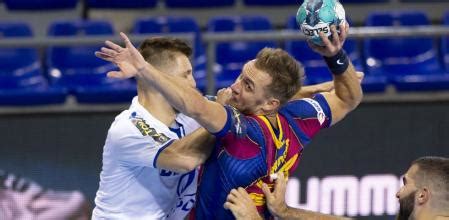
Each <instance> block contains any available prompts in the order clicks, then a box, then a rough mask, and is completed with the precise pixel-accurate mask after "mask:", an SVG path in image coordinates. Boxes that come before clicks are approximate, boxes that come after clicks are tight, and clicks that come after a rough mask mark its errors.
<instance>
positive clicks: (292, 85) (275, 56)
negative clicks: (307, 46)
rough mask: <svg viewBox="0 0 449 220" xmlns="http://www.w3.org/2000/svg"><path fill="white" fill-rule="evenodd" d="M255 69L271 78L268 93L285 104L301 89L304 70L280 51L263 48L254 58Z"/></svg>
mask: <svg viewBox="0 0 449 220" xmlns="http://www.w3.org/2000/svg"><path fill="white" fill-rule="evenodd" d="M255 67H256V68H257V69H259V70H262V71H264V72H266V73H268V74H269V75H270V76H271V79H272V81H271V84H270V85H269V86H268V92H269V93H270V94H271V95H273V97H275V98H277V99H279V101H280V102H281V105H282V104H284V103H286V102H287V101H288V100H289V99H290V98H292V97H293V95H295V94H296V92H297V91H298V90H299V89H300V88H301V80H300V79H301V77H302V76H303V75H304V68H303V67H302V65H301V63H299V62H298V61H297V60H295V58H293V57H292V56H290V55H289V54H288V53H287V52H286V51H284V50H282V49H274V48H264V49H262V50H261V51H259V53H258V54H257V56H256V62H255Z"/></svg>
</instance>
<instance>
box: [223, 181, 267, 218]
mask: <svg viewBox="0 0 449 220" xmlns="http://www.w3.org/2000/svg"><path fill="white" fill-rule="evenodd" d="M224 208H225V209H228V210H231V212H232V214H233V215H234V217H235V218H236V219H237V220H259V219H262V217H260V215H259V213H258V212H257V209H256V206H255V205H254V203H253V200H252V199H251V197H250V196H249V195H248V193H247V192H246V190H245V189H243V188H242V187H239V188H238V189H233V190H231V192H230V193H229V195H228V197H227V199H226V202H225V204H224Z"/></svg>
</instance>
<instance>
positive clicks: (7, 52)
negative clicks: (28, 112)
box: [0, 22, 66, 105]
mask: <svg viewBox="0 0 449 220" xmlns="http://www.w3.org/2000/svg"><path fill="white" fill-rule="evenodd" d="M0 35H1V37H0V38H22V37H31V36H32V35H33V34H32V31H31V28H30V27H29V26H28V25H27V24H25V23H21V22H2V23H0ZM39 59H40V58H39V55H38V51H37V49H34V48H1V49H0V105H38V104H54V103H62V102H64V100H65V96H66V90H64V89H63V88H56V87H50V86H48V83H47V81H46V80H45V78H44V76H43V74H42V65H41V63H40V60H39Z"/></svg>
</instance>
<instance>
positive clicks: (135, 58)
mask: <svg viewBox="0 0 449 220" xmlns="http://www.w3.org/2000/svg"><path fill="white" fill-rule="evenodd" d="M120 36H121V37H122V39H123V42H124V43H125V48H123V47H121V46H119V45H117V44H115V43H113V42H111V41H106V42H105V45H106V47H102V48H101V51H96V52H95V56H97V57H98V58H100V59H103V60H106V61H109V62H112V63H114V64H116V65H117V66H118V67H119V68H120V71H110V72H108V77H112V78H120V79H126V78H131V77H134V76H136V75H137V73H138V70H139V69H141V68H143V67H144V66H145V65H146V64H147V62H146V61H145V59H144V58H143V57H142V55H141V54H140V53H139V51H138V50H137V49H136V48H135V47H134V45H133V44H132V43H131V41H130V40H129V38H128V37H127V36H126V35H125V34H124V33H123V32H120Z"/></svg>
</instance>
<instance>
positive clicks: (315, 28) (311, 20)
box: [296, 0, 346, 45]
mask: <svg viewBox="0 0 449 220" xmlns="http://www.w3.org/2000/svg"><path fill="white" fill-rule="evenodd" d="M296 22H297V24H298V26H299V27H300V28H301V31H302V33H304V35H306V37H307V38H308V39H310V40H311V41H312V42H313V43H314V44H317V45H323V41H322V40H321V38H320V36H319V35H318V33H319V32H323V33H324V34H325V35H326V36H328V37H329V36H331V34H332V33H331V31H330V26H331V25H336V26H337V29H338V27H339V25H340V24H343V23H344V22H346V20H345V10H344V8H343V5H342V4H341V3H340V2H339V1H338V0H304V3H303V4H302V5H301V7H299V9H298V13H297V14H296Z"/></svg>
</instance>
